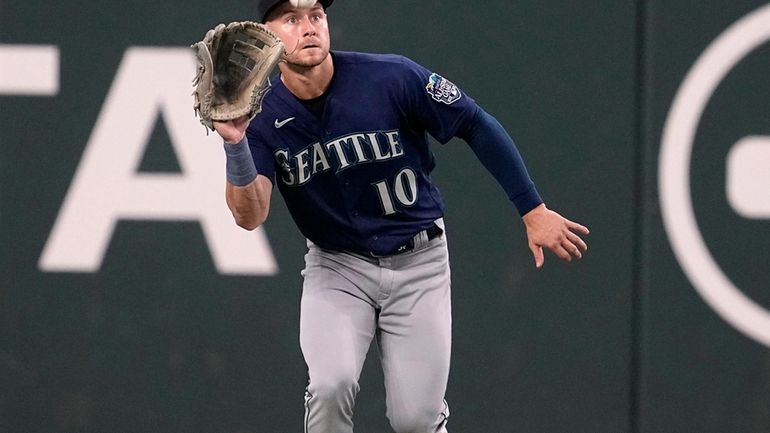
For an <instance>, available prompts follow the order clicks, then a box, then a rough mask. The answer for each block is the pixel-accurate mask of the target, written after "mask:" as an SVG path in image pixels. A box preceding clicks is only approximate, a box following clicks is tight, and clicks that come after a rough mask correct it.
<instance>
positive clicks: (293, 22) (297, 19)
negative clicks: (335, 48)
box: [265, 2, 329, 68]
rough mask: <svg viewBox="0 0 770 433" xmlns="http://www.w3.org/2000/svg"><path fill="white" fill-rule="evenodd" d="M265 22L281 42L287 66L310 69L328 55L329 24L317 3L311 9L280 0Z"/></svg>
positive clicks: (321, 7)
mask: <svg viewBox="0 0 770 433" xmlns="http://www.w3.org/2000/svg"><path fill="white" fill-rule="evenodd" d="M265 24H266V25H267V27H268V28H269V29H270V30H272V31H273V32H274V33H275V34H277V35H278V36H279V37H280V38H281V40H282V41H283V44H284V46H285V47H286V56H285V60H286V63H288V64H289V65H292V66H298V67H303V68H312V67H314V66H318V65H320V64H321V63H322V62H323V61H324V60H325V59H326V57H327V56H328V55H329V25H328V22H327V21H326V12H324V9H323V6H321V5H320V4H319V3H316V4H315V5H314V6H313V7H311V8H295V7H293V6H292V5H291V3H289V2H283V3H282V4H281V5H279V6H278V7H277V8H276V10H275V11H273V12H272V13H271V14H270V16H269V17H268V19H267V22H266V23H265Z"/></svg>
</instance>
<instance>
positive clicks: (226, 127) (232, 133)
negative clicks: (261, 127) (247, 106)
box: [213, 116, 249, 144]
mask: <svg viewBox="0 0 770 433" xmlns="http://www.w3.org/2000/svg"><path fill="white" fill-rule="evenodd" d="M213 123H214V129H215V130H216V131H217V133H218V134H219V136H220V137H222V139H223V140H224V141H225V143H230V144H236V143H238V142H240V141H241V140H243V136H244V135H246V128H248V126H249V118H248V117H246V116H243V117H240V118H238V119H234V120H227V121H219V120H214V122H213Z"/></svg>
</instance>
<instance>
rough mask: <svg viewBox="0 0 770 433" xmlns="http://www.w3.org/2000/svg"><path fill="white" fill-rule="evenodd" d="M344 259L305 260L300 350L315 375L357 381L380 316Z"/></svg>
mask: <svg viewBox="0 0 770 433" xmlns="http://www.w3.org/2000/svg"><path fill="white" fill-rule="evenodd" d="M340 260H347V258H345V257H342V258H340V257H335V256H334V255H333V254H331V253H320V252H313V251H312V250H311V251H310V252H309V253H308V254H307V256H306V259H305V261H306V265H305V269H304V270H303V272H302V274H303V276H304V282H303V288H302V301H301V308H300V345H301V347H302V353H303V355H304V356H305V360H306V362H307V364H308V367H309V369H310V371H311V379H312V374H313V373H315V372H317V373H319V374H323V375H324V376H326V377H328V376H340V377H339V379H340V380H344V379H350V376H351V375H352V376H354V378H355V379H357V377H358V375H359V374H360V370H361V367H362V366H363V362H364V359H365V358H366V353H367V352H368V350H369V345H370V344H371V341H372V338H373V336H374V332H375V327H376V311H375V307H374V305H373V303H372V302H371V300H370V299H369V298H368V295H367V294H366V293H365V292H364V291H363V290H362V289H361V285H362V284H363V283H362V282H356V281H354V280H355V279H356V276H355V272H346V271H345V269H348V268H349V267H350V266H353V265H354V264H353V263H340Z"/></svg>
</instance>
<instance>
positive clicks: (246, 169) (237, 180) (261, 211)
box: [214, 117, 273, 230]
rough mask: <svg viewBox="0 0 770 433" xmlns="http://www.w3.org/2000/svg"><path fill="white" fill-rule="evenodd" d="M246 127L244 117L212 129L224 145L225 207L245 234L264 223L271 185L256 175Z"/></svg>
mask: <svg viewBox="0 0 770 433" xmlns="http://www.w3.org/2000/svg"><path fill="white" fill-rule="evenodd" d="M248 125H249V119H248V118H247V117H242V118H240V119H236V120H230V121H227V122H219V121H214V129H216V131H217V133H219V135H220V136H221V137H222V139H223V140H224V142H225V143H224V147H225V155H226V156H227V165H226V171H227V186H226V188H225V199H226V201H227V206H228V207H229V208H230V212H232V214H233V218H235V223H236V224H238V225H239V226H240V227H243V228H244V229H246V230H254V229H255V228H257V227H259V226H260V225H261V224H262V223H263V222H265V220H266V219H267V215H268V213H269V211H270V195H271V194H272V190H273V184H272V182H270V180H269V179H268V178H267V177H265V176H262V175H260V174H258V173H257V169H256V166H255V165H254V159H253V158H252V157H251V151H250V150H249V143H248V140H247V139H246V128H247V127H248Z"/></svg>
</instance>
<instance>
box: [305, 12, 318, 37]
mask: <svg viewBox="0 0 770 433" xmlns="http://www.w3.org/2000/svg"><path fill="white" fill-rule="evenodd" d="M316 33H317V32H316V28H315V25H313V22H312V21H310V17H309V16H307V15H305V16H304V17H303V18H302V35H303V36H314V35H316Z"/></svg>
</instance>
